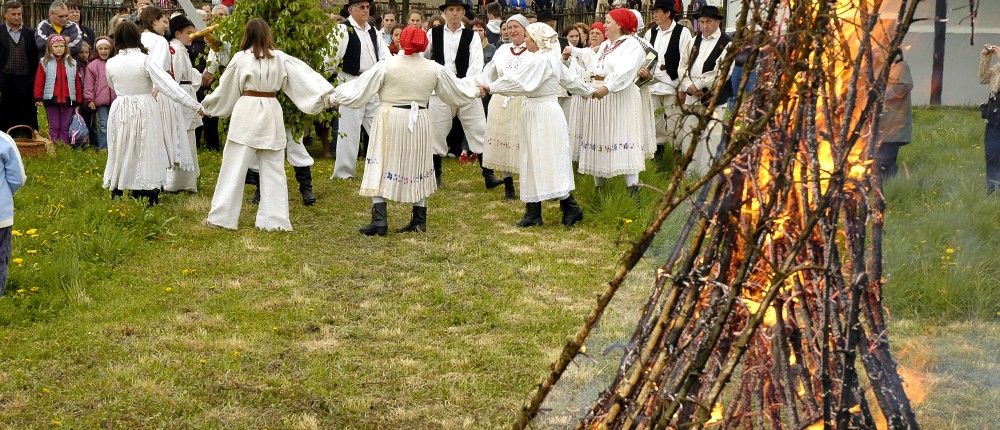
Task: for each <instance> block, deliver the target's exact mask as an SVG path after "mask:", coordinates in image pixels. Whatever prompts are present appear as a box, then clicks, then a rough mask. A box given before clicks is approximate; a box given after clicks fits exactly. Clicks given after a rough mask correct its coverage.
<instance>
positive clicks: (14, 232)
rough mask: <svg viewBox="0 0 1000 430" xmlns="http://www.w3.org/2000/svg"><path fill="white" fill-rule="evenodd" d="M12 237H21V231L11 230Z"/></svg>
mask: <svg viewBox="0 0 1000 430" xmlns="http://www.w3.org/2000/svg"><path fill="white" fill-rule="evenodd" d="M10 235H11V236H21V230H11V231H10Z"/></svg>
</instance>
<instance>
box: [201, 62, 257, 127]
mask: <svg viewBox="0 0 1000 430" xmlns="http://www.w3.org/2000/svg"><path fill="white" fill-rule="evenodd" d="M246 58H247V55H246V53H245V52H243V51H240V52H237V53H236V55H234V56H233V59H232V60H231V61H230V62H229V66H228V67H226V71H224V72H222V78H220V79H219V86H217V87H215V91H212V93H211V94H209V95H208V96H206V97H205V100H202V102H201V105H202V110H203V111H204V112H205V115H208V116H213V117H217V118H225V117H227V116H230V115H232V114H233V108H234V107H236V101H237V100H239V98H240V95H241V94H240V93H241V92H242V89H241V88H240V75H241V74H242V73H241V70H242V69H243V66H244V63H245V59H246Z"/></svg>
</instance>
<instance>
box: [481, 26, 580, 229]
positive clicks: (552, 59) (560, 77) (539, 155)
mask: <svg viewBox="0 0 1000 430" xmlns="http://www.w3.org/2000/svg"><path fill="white" fill-rule="evenodd" d="M508 28H509V27H508ZM526 46H527V48H528V50H530V51H532V52H534V54H535V55H534V56H533V57H532V58H531V59H530V60H528V61H526V62H525V63H523V64H522V65H521V67H519V68H518V69H517V70H516V71H512V72H510V73H507V74H505V75H504V76H502V77H500V78H499V79H497V80H495V81H493V82H490V83H489V84H486V85H483V86H482V88H483V89H484V90H485V91H488V92H490V93H491V94H495V95H521V96H525V99H524V119H523V122H522V124H523V125H522V127H523V129H524V130H523V133H522V136H524V141H523V142H522V145H521V159H520V163H519V173H520V177H521V200H523V201H524V202H525V209H524V217H523V218H522V219H521V220H520V221H518V222H517V223H516V224H514V225H516V226H518V227H531V226H536V225H542V201H544V200H550V199H559V206H560V208H561V209H562V223H563V225H566V226H572V225H573V224H575V223H576V222H578V221H580V220H582V219H583V211H582V210H581V209H580V206H579V205H577V203H576V200H575V199H574V198H573V194H572V193H571V191H573V189H574V188H576V187H575V184H574V182H573V161H572V155H571V154H570V148H569V134H568V131H567V128H566V117H565V116H564V114H563V110H562V107H560V106H559V101H558V97H560V96H562V95H563V94H566V90H569V91H570V92H572V93H574V94H581V95H587V96H589V95H590V94H591V93H592V92H593V91H594V90H593V89H591V88H589V87H587V86H585V85H584V84H583V83H582V82H581V81H580V79H579V78H578V77H577V76H576V74H575V73H573V72H571V71H570V70H569V69H567V68H566V67H564V66H563V65H562V62H561V61H560V59H559V35H558V34H557V33H556V32H555V30H553V29H552V27H549V26H548V25H546V24H542V23H535V24H530V25H528V37H527V40H526Z"/></svg>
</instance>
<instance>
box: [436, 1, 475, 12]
mask: <svg viewBox="0 0 1000 430" xmlns="http://www.w3.org/2000/svg"><path fill="white" fill-rule="evenodd" d="M448 6H462V7H464V8H465V11H466V12H468V11H470V10H472V6H471V5H469V4H468V3H466V2H465V1H463V0H444V4H442V5H441V6H438V10H440V11H441V12H444V8H446V7H448Z"/></svg>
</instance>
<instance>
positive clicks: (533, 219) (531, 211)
mask: <svg viewBox="0 0 1000 430" xmlns="http://www.w3.org/2000/svg"><path fill="white" fill-rule="evenodd" d="M514 225H515V226H517V227H532V226H536V225H542V202H535V203H525V204H524V218H521V220H520V221H518V222H517V223H515V224H514Z"/></svg>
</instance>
